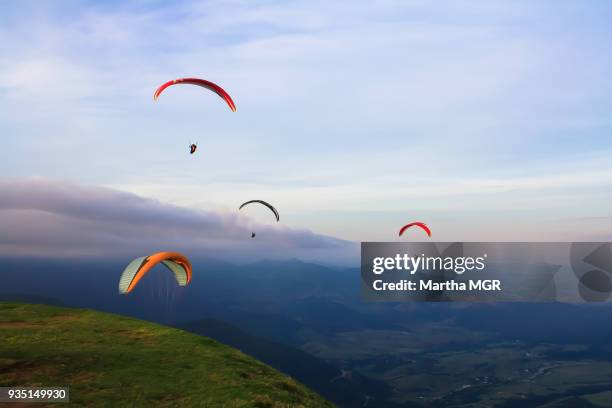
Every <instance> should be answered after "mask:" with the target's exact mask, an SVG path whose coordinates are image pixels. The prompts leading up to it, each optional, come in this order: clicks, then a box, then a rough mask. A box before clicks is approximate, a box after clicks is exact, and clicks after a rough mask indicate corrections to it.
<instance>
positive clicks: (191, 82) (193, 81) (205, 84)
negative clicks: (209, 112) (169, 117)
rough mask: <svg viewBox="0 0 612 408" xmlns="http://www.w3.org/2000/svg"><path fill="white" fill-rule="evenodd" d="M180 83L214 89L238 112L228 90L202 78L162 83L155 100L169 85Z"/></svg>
mask: <svg viewBox="0 0 612 408" xmlns="http://www.w3.org/2000/svg"><path fill="white" fill-rule="evenodd" d="M178 84H187V85H197V86H201V87H202V88H206V89H208V90H209V91H213V92H214V93H216V94H217V95H219V96H220V97H221V99H223V100H224V101H225V103H227V106H229V108H230V109H231V110H232V112H236V104H234V101H233V100H232V97H231V96H230V95H229V94H228V93H227V92H225V90H224V89H223V88H221V87H220V86H219V85H217V84H214V83H212V82H210V81H207V80H205V79H200V78H179V79H173V80H172V81H168V82H166V83H165V84H163V85H161V86H160V87H159V88H157V90H156V91H155V93H154V94H153V100H155V101H157V99H158V98H159V96H160V95H161V93H162V92H164V90H165V89H166V88H168V87H169V86H172V85H178Z"/></svg>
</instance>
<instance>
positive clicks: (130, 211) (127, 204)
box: [0, 179, 357, 262]
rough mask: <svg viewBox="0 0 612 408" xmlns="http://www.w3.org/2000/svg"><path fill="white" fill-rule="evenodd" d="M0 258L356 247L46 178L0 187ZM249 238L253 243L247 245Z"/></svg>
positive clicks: (246, 254)
mask: <svg viewBox="0 0 612 408" xmlns="http://www.w3.org/2000/svg"><path fill="white" fill-rule="evenodd" d="M0 191H2V195H1V196H0V225H2V228H1V229H0V255H4V256H15V255H18V256H124V255H126V254H141V255H142V254H148V253H152V252H156V251H161V250H176V251H181V252H185V253H188V254H190V255H193V256H213V257H215V258H225V260H230V261H231V260H236V261H244V260H252V259H261V258H289V257H298V258H301V259H308V260H320V261H325V262H348V261H353V262H354V261H355V260H356V259H357V252H356V251H357V245H356V244H353V243H350V242H347V241H342V240H339V239H335V238H333V237H328V236H323V235H318V234H315V233H313V232H311V231H308V230H296V229H291V228H289V227H286V226H282V225H281V226H278V225H271V224H270V225H266V224H258V223H255V222H253V221H252V220H251V219H249V218H247V217H246V216H244V215H242V214H240V213H237V212H236V211H233V212H212V211H202V210H196V209H190V208H184V207H179V206H175V205H168V204H164V203H162V202H159V201H156V200H152V199H147V198H143V197H139V196H136V195H134V194H131V193H125V192H119V191H116V190H112V189H109V188H102V187H91V186H85V185H78V184H73V183H67V182H63V181H57V180H49V179H25V180H24V179H20V180H18V179H1V180H0ZM251 231H256V232H257V238H256V239H251V238H250V235H251Z"/></svg>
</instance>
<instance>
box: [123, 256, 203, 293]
mask: <svg viewBox="0 0 612 408" xmlns="http://www.w3.org/2000/svg"><path fill="white" fill-rule="evenodd" d="M160 263H161V264H162V265H164V266H165V267H166V268H168V269H169V270H170V271H171V272H172V273H174V277H175V278H176V282H177V284H178V285H179V286H187V285H188V284H189V282H191V273H192V271H191V262H189V259H187V258H186V257H185V256H184V255H182V254H180V253H178V252H158V253H156V254H153V255H149V256H143V257H140V258H136V259H134V260H133V261H132V262H130V263H129V264H128V266H127V267H126V268H125V270H124V271H123V273H122V274H121V278H119V293H121V294H127V293H130V292H131V291H132V290H134V288H135V287H136V285H137V284H138V282H140V280H141V279H142V278H143V277H144V276H145V275H146V274H147V273H148V272H149V271H150V270H151V269H152V268H153V267H154V266H155V265H157V264H160Z"/></svg>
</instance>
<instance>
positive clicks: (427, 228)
mask: <svg viewBox="0 0 612 408" xmlns="http://www.w3.org/2000/svg"><path fill="white" fill-rule="evenodd" d="M410 227H421V228H422V229H423V231H425V233H426V234H427V236H429V237H431V230H430V229H429V227H428V226H427V225H426V224H425V223H423V222H411V223H410V224H406V225H404V226H403V227H402V228H401V229H400V231H399V236H400V237H401V236H402V234H403V233H404V231H406V230H407V229H408V228H410Z"/></svg>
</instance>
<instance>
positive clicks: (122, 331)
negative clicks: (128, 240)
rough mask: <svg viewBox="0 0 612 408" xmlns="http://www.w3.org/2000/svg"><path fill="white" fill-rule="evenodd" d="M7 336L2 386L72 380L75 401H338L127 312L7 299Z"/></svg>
mask: <svg viewBox="0 0 612 408" xmlns="http://www.w3.org/2000/svg"><path fill="white" fill-rule="evenodd" d="M0 339H1V340H0V386H69V387H70V399H71V404H70V405H72V406H108V407H125V406H129V407H141V406H142V407H151V406H158V407H176V406H181V407H183V406H184V407H262V408H264V407H271V408H283V407H304V408H306V407H331V406H332V405H331V404H330V403H328V402H326V401H325V400H323V399H322V398H321V397H319V396H318V395H316V394H315V393H313V392H312V391H309V390H308V389H306V388H305V387H304V386H302V385H301V384H298V383H296V382H295V381H294V380H292V379H291V378H289V377H286V376H284V375H282V374H280V373H279V372H277V371H275V370H274V369H272V368H270V367H268V366H267V365H265V364H262V363H260V362H258V361H257V360H254V359H253V358H250V357H248V356H246V355H244V354H242V353H241V352H239V351H238V350H235V349H233V348H230V347H227V346H224V345H222V344H220V343H217V342H215V341H213V340H211V339H208V338H206V337H201V336H197V335H193V334H189V333H186V332H183V331H180V330H177V329H173V328H169V327H164V326H160V325H156V324H153V323H148V322H144V321H141V320H135V319H131V318H127V317H122V316H117V315H111V314H106V313H99V312H94V311H91V310H80V309H68V308H60V307H50V306H42V305H29V304H21V303H2V302H0ZM36 405H37V406H38V407H42V406H43V405H42V404H36ZM58 406H64V407H65V406H67V405H66V404H58Z"/></svg>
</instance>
